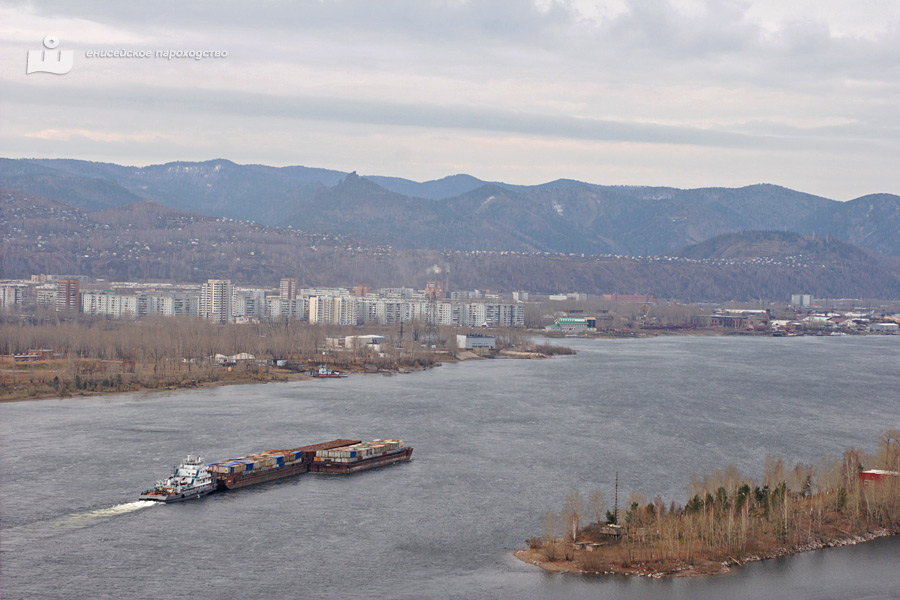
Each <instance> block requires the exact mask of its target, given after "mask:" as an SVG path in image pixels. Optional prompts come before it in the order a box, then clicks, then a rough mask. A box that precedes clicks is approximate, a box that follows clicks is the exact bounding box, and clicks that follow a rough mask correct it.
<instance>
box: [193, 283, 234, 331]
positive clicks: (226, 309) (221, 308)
mask: <svg viewBox="0 0 900 600" xmlns="http://www.w3.org/2000/svg"><path fill="white" fill-rule="evenodd" d="M233 306H234V299H233V290H232V286H231V281H229V280H228V279H210V280H208V281H207V282H206V283H204V284H203V287H202V288H201V289H200V316H201V317H203V318H204V319H209V320H210V321H213V322H215V323H231V322H233V321H234V316H233V315H234V310H233Z"/></svg>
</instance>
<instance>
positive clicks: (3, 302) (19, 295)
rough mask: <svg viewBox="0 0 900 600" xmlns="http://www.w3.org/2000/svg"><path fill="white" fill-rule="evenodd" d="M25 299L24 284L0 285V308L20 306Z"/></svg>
mask: <svg viewBox="0 0 900 600" xmlns="http://www.w3.org/2000/svg"><path fill="white" fill-rule="evenodd" d="M24 299H25V286H24V285H17V284H14V283H4V284H3V285H0V308H7V309H8V308H15V307H18V306H22V301H23V300H24Z"/></svg>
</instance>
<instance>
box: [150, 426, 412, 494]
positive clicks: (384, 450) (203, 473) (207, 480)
mask: <svg viewBox="0 0 900 600" xmlns="http://www.w3.org/2000/svg"><path fill="white" fill-rule="evenodd" d="M412 451H413V449H412V448H411V447H409V446H405V445H404V444H403V441H402V440H372V441H371V442H363V441H361V440H349V439H337V440H331V441H330V442H322V443H320V444H311V445H308V446H300V447H298V448H291V449H290V450H266V451H264V452H258V453H256V454H248V455H247V456H242V457H240V458H229V459H226V460H220V461H217V462H210V463H201V462H200V459H197V458H195V457H189V458H188V461H189V462H190V464H189V465H188V464H187V462H186V463H185V464H183V465H181V467H179V468H177V469H176V474H175V476H173V477H174V478H177V481H175V479H173V478H170V479H169V480H167V481H166V482H159V483H158V484H157V486H156V488H154V490H148V491H147V492H144V493H143V494H142V495H141V499H145V500H157V501H160V502H176V501H179V500H187V499H189V498H199V497H200V496H203V495H206V494H208V493H210V492H212V491H213V490H216V489H218V490H234V489H239V488H242V487H247V486H250V485H256V484H258V483H264V482H267V481H274V480H276V479H284V478H285V477H294V476H296V475H300V474H302V473H309V472H313V473H334V474H350V473H356V472H358V471H365V470H367V469H374V468H377V467H383V466H385V465H389V464H393V463H396V462H404V461H408V460H410V459H411V458H412ZM186 466H187V467H191V468H192V470H191V472H190V473H188V472H187V469H186ZM183 475H191V476H192V478H191V481H190V482H189V481H188V480H187V479H183V477H182V476H183ZM173 481H174V483H176V484H178V485H170V483H172V482H173ZM189 483H190V484H192V485H188V484H189ZM164 484H165V485H164ZM179 486H180V487H179ZM194 486H196V487H194Z"/></svg>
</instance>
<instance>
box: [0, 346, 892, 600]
mask: <svg viewBox="0 0 900 600" xmlns="http://www.w3.org/2000/svg"><path fill="white" fill-rule="evenodd" d="M565 343H566V344H567V345H570V346H573V347H575V348H576V349H577V350H578V354H577V355H576V356H571V357H559V358H555V359H553V360H544V361H527V360H485V361H472V362H467V363H460V364H448V365H445V366H442V367H439V368H436V369H432V370H430V371H427V372H424V373H415V374H410V375H398V376H393V377H384V376H362V375H358V376H352V377H349V378H347V379H343V380H324V381H313V382H296V383H282V384H268V385H252V386H251V385H246V386H230V387H221V388H214V389H207V390H198V391H180V392H168V393H144V394H127V395H118V396H106V397H94V398H78V399H65V400H44V401H38V402H21V403H14V404H6V405H3V406H0V416H2V425H0V428H2V429H0V433H2V440H0V457H2V473H0V474H2V479H0V510H2V533H0V551H2V563H0V569H2V571H0V595H2V597H3V598H4V599H5V600H14V599H35V598H66V599H75V598H91V599H94V598H160V597H172V596H178V597H190V598H220V599H226V598H234V599H245V598H317V599H318V598H335V599H337V598H340V599H353V598H366V599H370V598H391V599H406V598H409V599H412V598H460V599H466V598H471V599H480V598H524V599H542V598H578V599H580V598H592V599H598V598H599V599H631V598H635V599H637V598H640V599H644V598H650V599H654V598H692V599H693V598H723V597H727V598H729V599H730V600H737V599H743V598H748V599H749V598H753V599H754V600H756V599H759V598H767V599H768V598H816V599H823V598H898V597H900V539H898V538H887V539H882V540H878V541H875V542H871V543H868V544H860V545H857V546H853V547H846V548H835V549H827V550H822V551H818V552H811V553H806V554H803V555H799V556H794V557H789V558H784V559H778V560H772V561H766V562H763V563H757V564H752V565H748V566H746V567H744V568H740V569H735V570H734V571H733V572H732V573H730V574H728V575H724V576H721V577H716V578H704V579H699V578H695V579H678V580H648V579H641V578H619V577H613V578H605V577H578V576H571V575H569V576H566V575H559V574H547V573H544V572H542V571H541V570H540V569H538V568H537V567H533V566H531V565H527V564H524V563H521V562H519V561H517V560H516V559H515V558H513V557H512V556H511V553H512V552H513V551H514V550H516V549H518V548H521V547H523V545H524V540H525V538H527V537H529V536H531V535H534V534H540V532H541V520H542V516H543V514H544V513H545V512H546V511H547V510H548V509H551V508H559V507H560V506H561V504H562V502H563V499H564V497H565V495H566V493H567V492H569V491H570V490H572V489H579V490H580V491H581V492H582V494H585V495H586V494H587V492H588V491H589V490H590V489H594V488H598V489H601V490H602V491H604V492H605V494H606V496H607V498H609V499H610V500H611V499H612V497H613V480H614V476H615V472H616V471H618V472H619V486H620V497H622V496H626V497H627V495H628V494H630V493H631V492H633V491H639V492H642V493H644V494H646V495H647V496H648V497H651V498H652V497H654V496H656V495H657V494H659V495H662V496H663V498H665V499H667V500H668V499H676V500H677V501H679V502H683V501H684V499H685V493H686V489H687V486H688V484H689V482H690V479H691V476H692V475H693V474H695V473H703V472H706V471H708V470H710V469H714V468H717V467H723V466H725V465H727V464H729V463H734V464H736V465H737V466H738V467H739V468H740V469H741V470H742V471H744V472H748V473H751V474H755V475H758V474H760V473H761V471H762V468H763V463H764V460H765V457H766V456H767V455H780V456H783V457H784V458H785V459H787V460H789V461H791V462H793V461H797V460H802V461H804V462H813V461H816V460H818V459H820V458H821V457H822V456H823V455H830V456H838V455H839V454H840V453H841V452H842V451H843V449H844V448H846V447H848V446H851V445H855V446H859V447H862V448H864V449H866V450H870V451H871V450H874V449H875V445H876V440H877V436H878V433H879V432H880V431H881V430H883V429H884V428H887V427H900V337H841V338H829V337H826V338H781V339H779V338H756V337H752V338H744V337H697V338H692V337H670V338H653V339H643V340H566V342H565ZM338 437H354V438H359V439H373V438H379V437H398V438H402V439H404V440H405V441H406V442H407V443H408V444H409V445H412V446H414V447H415V453H414V455H413V458H414V460H413V461H412V462H410V463H405V464H398V465H393V466H390V467H386V468H384V469H378V470H374V471H369V472H364V473H359V474H356V475H353V476H350V477H347V476H334V475H324V474H308V475H304V476H301V477H298V478H294V479H289V480H284V481H280V482H273V483H269V484H264V485H260V486H256V487H252V488H247V489H243V490H238V491H234V492H228V493H222V494H214V495H212V496H209V497H207V498H205V499H202V500H199V501H193V502H187V503H182V504H175V505H169V506H164V505H156V504H153V503H146V502H135V498H136V497H137V495H138V493H139V491H140V490H142V489H145V488H146V487H147V486H149V485H151V484H152V483H153V482H154V481H156V480H157V479H161V478H164V477H165V476H167V475H169V474H170V471H171V469H172V465H174V464H175V463H176V462H177V461H179V460H180V459H181V458H183V456H184V455H185V454H187V453H188V452H189V451H193V452H197V453H201V454H202V455H203V456H205V457H207V458H208V459H214V458H225V457H230V456H236V455H243V454H246V453H249V452H253V451H260V450H265V449H268V448H284V447H294V446H298V445H301V444H308V443H314V442H319V441H324V440H328V439H333V438H338Z"/></svg>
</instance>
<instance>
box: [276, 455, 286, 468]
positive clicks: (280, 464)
mask: <svg viewBox="0 0 900 600" xmlns="http://www.w3.org/2000/svg"><path fill="white" fill-rule="evenodd" d="M275 462H277V463H278V465H279V466H284V457H283V456H279V457H277V458H276V459H275Z"/></svg>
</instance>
